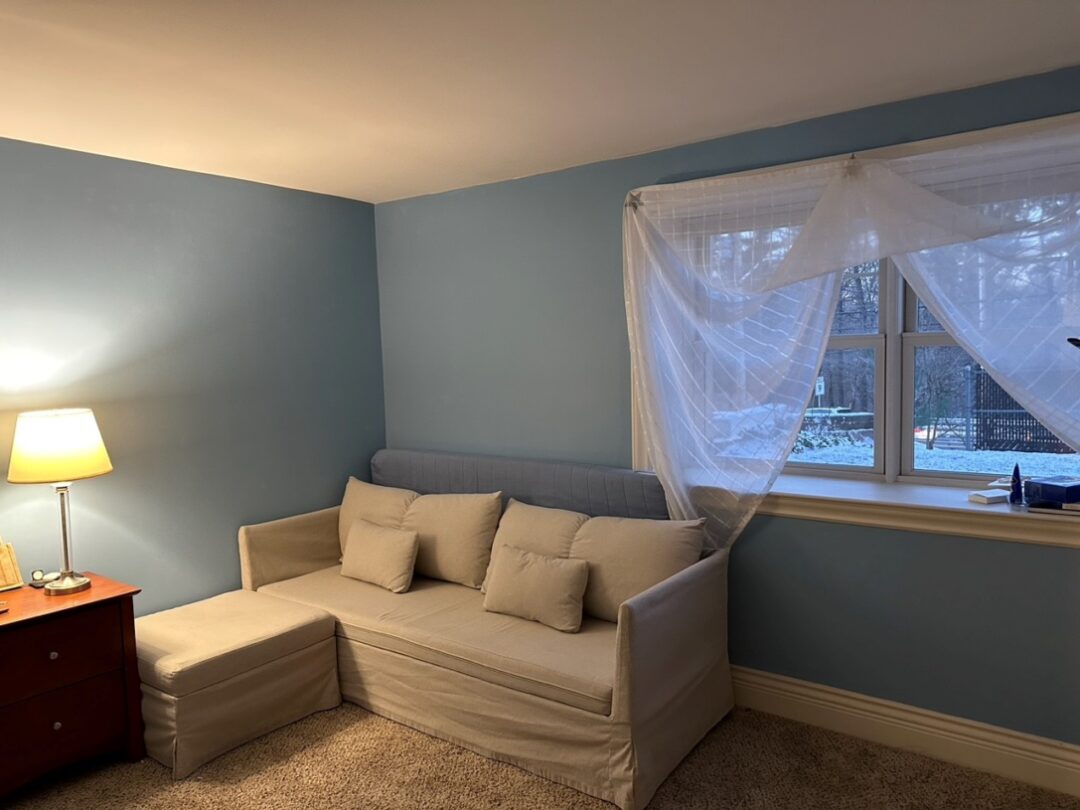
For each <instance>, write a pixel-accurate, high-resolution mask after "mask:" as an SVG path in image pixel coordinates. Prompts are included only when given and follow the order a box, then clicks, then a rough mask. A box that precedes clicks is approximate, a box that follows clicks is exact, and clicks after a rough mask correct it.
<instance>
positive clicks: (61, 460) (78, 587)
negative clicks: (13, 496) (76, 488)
mask: <svg viewBox="0 0 1080 810" xmlns="http://www.w3.org/2000/svg"><path fill="white" fill-rule="evenodd" d="M108 472H112V462H111V461H109V454H108V452H107V451H106V450H105V443H104V442H103V441H102V440H101V432H100V431H99V430H98V426H97V421H96V420H95V419H94V413H93V411H91V410H90V409H89V408H66V409H63V410H55V411H27V412H26V413H20V414H19V416H18V418H17V419H16V421H15V438H14V440H13V441H12V444H11V464H10V465H9V467H8V481H10V482H11V483H13V484H52V485H53V488H54V489H56V494H57V495H59V496H60V533H61V538H62V541H63V567H62V568H61V570H60V576H59V577H58V578H57V579H54V580H52V581H51V582H48V583H47V584H46V585H45V593H46V594H47V595H49V596H61V595H63V594H69V593H78V592H79V591H85V590H86V589H87V588H89V587H90V580H89V579H87V578H86V577H84V576H82V575H81V574H77V573H76V572H75V571H73V570H72V565H71V513H70V507H69V504H68V495H69V491H70V487H71V482H72V481H79V480H81V479H83V478H95V477H97V476H99V475H105V473H108Z"/></svg>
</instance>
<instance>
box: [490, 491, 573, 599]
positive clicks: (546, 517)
mask: <svg viewBox="0 0 1080 810" xmlns="http://www.w3.org/2000/svg"><path fill="white" fill-rule="evenodd" d="M588 519H589V516H588V515H583V514H581V513H580V512H570V511H568V510H566V509H549V508H547V507H544V506H532V505H530V504H527V503H522V502H521V501H515V500H514V499H513V498H511V499H510V503H509V505H508V506H507V507H506V511H505V512H503V516H502V517H501V518H500V519H499V530H498V531H497V532H495V542H494V544H493V545H492V546H491V562H490V563H489V564H488V569H487V577H488V578H490V577H491V569H492V567H493V566H494V565H495V558H496V557H497V556H498V553H499V549H500V548H502V547H503V546H514V547H515V548H520V549H524V550H525V551H532V552H534V553H536V554H544V555H546V556H548V557H569V556H570V545H571V543H573V542H574V535H575V534H577V530H578V529H580V528H581V525H582V524H583V523H584V522H585V521H586V520H588ZM481 590H483V591H485V592H486V591H487V578H485V580H484V587H483V588H481Z"/></svg>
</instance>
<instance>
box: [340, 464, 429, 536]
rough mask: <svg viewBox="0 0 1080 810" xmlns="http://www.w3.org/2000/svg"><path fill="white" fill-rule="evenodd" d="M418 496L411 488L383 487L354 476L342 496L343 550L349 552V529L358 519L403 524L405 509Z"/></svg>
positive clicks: (381, 523)
mask: <svg viewBox="0 0 1080 810" xmlns="http://www.w3.org/2000/svg"><path fill="white" fill-rule="evenodd" d="M418 497H419V496H418V495H417V493H415V492H413V491H412V490H411V489H395V488H394V487H380V486H378V485H376V484H366V483H364V482H363V481H359V480H357V479H356V478H350V479H349V483H348V484H346V485H345V497H344V498H342V500H341V512H340V513H339V514H338V540H339V541H340V542H341V551H342V553H343V554H344V553H345V547H346V546H347V545H348V542H349V529H351V528H352V525H353V522H354V521H356V520H366V521H367V522H368V523H374V524H375V525H376V526H388V527H390V528H392V529H398V528H401V521H402V518H404V517H405V511H406V510H407V509H408V508H409V504H411V503H412V502H413V501H414V500H416V499H417V498H418Z"/></svg>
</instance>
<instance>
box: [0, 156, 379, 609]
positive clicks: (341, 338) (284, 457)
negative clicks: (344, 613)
mask: <svg viewBox="0 0 1080 810" xmlns="http://www.w3.org/2000/svg"><path fill="white" fill-rule="evenodd" d="M379 339H380V338H379V314H378V291H377V279H376V273H375V239H374V212H373V208H372V206H370V205H368V204H366V203H358V202H353V201H348V200H342V199H337V198H332V197H326V196H320V195H315V194H307V193H303V192H297V191H287V190H283V189H278V188H273V187H270V186H262V185H257V184H253V183H245V182H240V181H234V180H227V179H222V178H216V177H210V176H206V175H199V174H193V173H187V172H179V171H172V170H169V169H163V168H159V167H153V166H147V165H144V164H138V163H130V162H126V161H120V160H113V159H110V158H104V157H97V156H93V155H86V154H81V153H75V152H69V151H64V150H59V149H51V148H48V147H42V146H35V145H30V144H25V143H18V142H13V141H0V465H3V470H5V471H6V469H7V458H8V452H9V449H10V443H11V435H12V428H13V425H14V414H15V412H16V411H19V410H27V409H31V408H41V407H61V406H73V405H85V406H90V407H92V408H94V410H95V412H96V414H97V417H98V422H99V424H100V426H101V430H102V433H103V435H104V438H105V441H106V444H107V445H108V448H109V451H110V453H111V455H112V459H113V464H114V466H115V468H116V469H115V472H114V473H113V474H111V475H108V476H105V477H103V478H100V479H95V480H92V481H85V482H79V483H76V484H75V485H74V486H73V487H72V505H73V535H74V549H75V561H76V566H77V567H79V568H83V569H87V570H99V571H101V572H103V573H107V574H108V575H109V576H112V577H114V578H117V579H122V580H125V581H128V582H132V583H135V584H138V585H140V586H142V587H143V588H144V589H145V591H144V593H143V594H142V595H141V596H140V597H139V598H138V601H137V610H138V611H139V612H147V611H151V610H155V609H159V608H163V607H168V606H171V605H175V604H179V603H182V602H186V601H191V600H193V599H197V598H200V597H202V596H205V595H208V594H212V593H219V592H221V591H225V590H228V589H231V588H235V587H238V586H239V581H240V578H239V567H238V558H237V547H236V530H237V527H238V526H240V525H241V524H243V523H248V522H255V521H261V520H268V519H271V518H275V517H281V516H284V515H289V514H294V513H297V512H301V511H305V510H308V509H314V508H319V507H322V506H326V505H329V504H331V503H333V502H334V501H335V500H339V499H340V497H341V491H342V487H343V485H344V481H345V477H346V475H347V474H348V473H350V472H356V473H361V474H362V473H363V472H364V471H365V470H366V465H367V461H368V458H369V456H370V454H371V453H372V452H373V450H374V449H376V448H378V447H379V446H381V445H382V443H383V441H384V422H383V392H382V358H381V349H380V344H379ZM58 522H59V518H58V507H57V503H56V496H55V495H54V494H53V492H52V490H51V488H49V487H47V486H15V485H9V484H6V483H0V535H2V536H3V537H4V539H5V540H7V541H9V542H11V543H12V544H13V545H14V546H15V549H16V552H17V553H18V556H19V562H20V564H21V567H22V568H23V570H24V571H29V570H30V569H31V568H37V567H42V568H46V569H54V568H56V566H57V564H58V556H59V523H58Z"/></svg>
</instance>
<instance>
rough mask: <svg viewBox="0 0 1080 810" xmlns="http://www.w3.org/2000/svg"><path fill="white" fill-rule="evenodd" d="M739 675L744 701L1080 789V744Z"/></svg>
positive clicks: (762, 675) (738, 694)
mask: <svg viewBox="0 0 1080 810" xmlns="http://www.w3.org/2000/svg"><path fill="white" fill-rule="evenodd" d="M732 676H733V679H734V682H735V703H736V705H738V706H745V707H747V708H749V709H757V710H758V711H762V712H767V713H769V714H777V715H780V716H781V717H787V718H790V719H791V720H797V721H799V722H801V723H807V724H809V725H813V726H820V727H821V728H827V729H831V730H833V731H839V732H841V733H843V734H850V735H851V736H853V737H861V738H862V739H865V740H871V741H873V742H876V743H881V744H882V745H888V746H892V747H894V748H903V749H906V750H909V751H917V752H918V753H920V754H926V755H927V756H930V757H934V758H936V759H943V760H946V761H948V762H955V763H956V764H958V765H965V766H967V767H969V768H976V769H978V770H980V771H987V772H989V773H993V774H998V775H999V776H1005V777H1008V778H1010V779H1016V780H1017V781H1020V782H1027V783H1028V784H1032V785H1038V786H1039V787H1044V788H1048V789H1050V790H1057V791H1061V792H1062V793H1069V794H1072V795H1074V796H1080V745H1070V744H1069V743H1063V742H1059V741H1057V740H1050V739H1047V738H1045V737H1036V736H1035V735H1033V734H1023V733H1021V732H1018V731H1010V730H1009V729H1005V728H1000V727H998V726H991V725H988V724H986V723H977V722H975V721H973V720H965V719H963V718H961V717H953V716H951V715H947V714H940V713H938V712H932V711H927V710H926V709H919V708H916V707H914V706H907V705H905V704H903V703H893V702H892V701H889V700H881V699H879V698H873V697H868V696H867V695H860V694H858V693H856V692H847V691H845V690H843V689H834V688H833V687H831V686H822V685H821V684H816V683H810V682H808V681H800V680H797V679H796V678H788V677H785V676H783V675H774V674H772V673H770V672H761V671H759V670H756V669H748V668H746V667H732Z"/></svg>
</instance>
